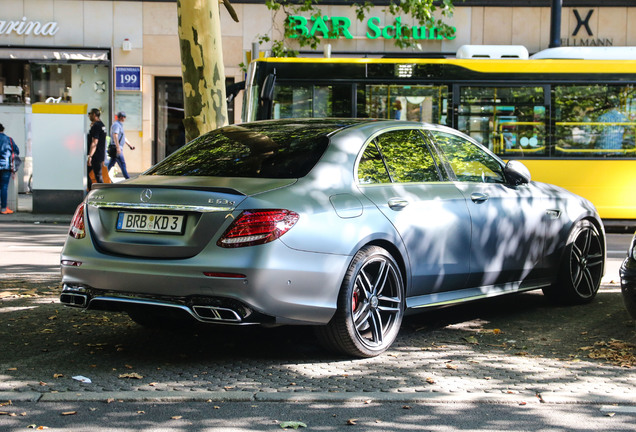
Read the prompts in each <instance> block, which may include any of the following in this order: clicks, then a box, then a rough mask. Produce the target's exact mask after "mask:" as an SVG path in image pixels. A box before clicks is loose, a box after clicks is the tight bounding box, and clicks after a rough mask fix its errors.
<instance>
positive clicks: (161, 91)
mask: <svg viewBox="0 0 636 432" xmlns="http://www.w3.org/2000/svg"><path fill="white" fill-rule="evenodd" d="M225 83H226V86H227V85H229V84H232V83H234V79H233V78H227V79H226V80H225ZM227 113H228V120H229V123H230V124H233V123H234V100H232V101H231V102H230V103H229V104H228V106H227ZM183 119H184V111H183V84H182V82H181V77H157V78H155V148H154V156H153V164H155V163H157V162H160V161H162V160H164V159H165V158H166V156H168V155H170V154H171V153H174V152H175V151H176V150H178V149H179V148H181V147H183V145H184V144H185V127H184V126H183Z"/></svg>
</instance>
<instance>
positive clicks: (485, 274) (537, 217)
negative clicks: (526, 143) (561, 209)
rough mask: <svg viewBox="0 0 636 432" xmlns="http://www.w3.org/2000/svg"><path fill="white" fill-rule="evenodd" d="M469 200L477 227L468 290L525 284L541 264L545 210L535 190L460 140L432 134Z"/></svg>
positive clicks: (475, 145)
mask: <svg viewBox="0 0 636 432" xmlns="http://www.w3.org/2000/svg"><path fill="white" fill-rule="evenodd" d="M430 134H431V135H432V137H433V139H434V140H435V142H436V144H437V147H438V148H439V149H440V151H441V154H442V155H443V157H444V159H445V160H446V162H447V163H448V166H449V167H450V169H451V170H452V172H453V174H454V175H455V177H456V180H457V182H456V186H457V188H458V190H460V191H461V193H462V194H463V195H464V196H465V198H466V203H467V204H468V209H469V211H470V217H471V221H472V233H471V244H470V279H469V282H468V285H469V286H470V287H474V286H489V285H495V284H501V283H506V282H513V281H519V280H523V279H525V278H526V277H527V276H528V275H529V274H530V272H531V271H532V270H533V269H534V268H535V267H536V266H537V265H538V264H539V263H540V261H541V258H542V256H543V247H544V242H545V217H546V206H545V202H544V199H543V197H541V196H535V195H533V193H532V188H531V186H530V185H528V184H525V185H519V186H514V185H511V184H509V183H508V182H507V181H506V178H505V176H504V172H503V164H502V162H501V161H500V160H498V159H497V158H495V157H494V156H492V155H491V154H490V153H488V152H487V151H485V150H484V149H483V148H481V147H480V146H478V145H477V144H475V143H473V142H471V141H469V140H468V139H466V138H465V137H463V136H461V135H456V134H453V133H450V132H446V131H440V130H433V131H430Z"/></svg>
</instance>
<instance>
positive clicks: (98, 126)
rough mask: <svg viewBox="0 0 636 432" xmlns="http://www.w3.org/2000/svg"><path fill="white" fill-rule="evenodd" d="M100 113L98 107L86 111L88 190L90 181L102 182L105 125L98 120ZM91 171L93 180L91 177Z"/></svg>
mask: <svg viewBox="0 0 636 432" xmlns="http://www.w3.org/2000/svg"><path fill="white" fill-rule="evenodd" d="M101 115H102V113H101V111H100V110H99V109H97V108H93V109H91V110H90V112H89V113H88V118H89V119H90V120H91V128H90V130H89V132H88V144H89V145H88V159H87V161H86V164H87V165H88V166H89V168H90V170H89V175H88V190H90V189H91V184H92V183H103V182H104V177H103V176H102V164H103V163H104V159H105V157H106V156H105V153H106V126H105V125H104V123H103V122H102V121H101V120H100V117H101ZM91 173H93V175H94V178H95V180H93V179H91V175H90V174H91Z"/></svg>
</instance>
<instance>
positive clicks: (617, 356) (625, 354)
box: [580, 339, 636, 368]
mask: <svg viewBox="0 0 636 432" xmlns="http://www.w3.org/2000/svg"><path fill="white" fill-rule="evenodd" d="M580 349H581V350H584V351H585V350H589V353H588V355H587V356H588V357H589V358H592V359H600V360H606V361H608V362H610V363H613V364H615V365H618V366H622V367H627V368H630V367H632V366H636V345H634V344H631V343H627V342H623V341H621V340H618V339H611V340H610V341H609V342H605V341H600V342H596V343H595V344H594V346H593V347H583V348H580Z"/></svg>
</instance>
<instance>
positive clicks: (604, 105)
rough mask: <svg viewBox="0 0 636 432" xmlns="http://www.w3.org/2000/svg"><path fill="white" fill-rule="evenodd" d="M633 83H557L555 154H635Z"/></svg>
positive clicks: (563, 155) (635, 113)
mask: <svg viewBox="0 0 636 432" xmlns="http://www.w3.org/2000/svg"><path fill="white" fill-rule="evenodd" d="M634 90H635V89H634V86H633V85H626V86H625V85H624V86H616V85H562V86H555V87H554V105H555V119H556V121H555V126H556V131H555V152H554V156H557V157H567V156H577V157H585V156H590V157H599V156H601V157H618V156H631V157H634V156H636V145H635V133H636V94H635V92H634Z"/></svg>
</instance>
